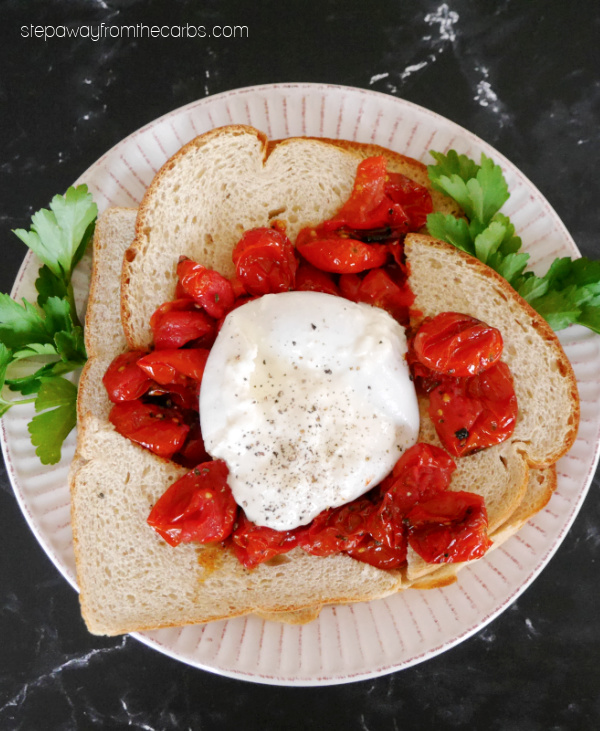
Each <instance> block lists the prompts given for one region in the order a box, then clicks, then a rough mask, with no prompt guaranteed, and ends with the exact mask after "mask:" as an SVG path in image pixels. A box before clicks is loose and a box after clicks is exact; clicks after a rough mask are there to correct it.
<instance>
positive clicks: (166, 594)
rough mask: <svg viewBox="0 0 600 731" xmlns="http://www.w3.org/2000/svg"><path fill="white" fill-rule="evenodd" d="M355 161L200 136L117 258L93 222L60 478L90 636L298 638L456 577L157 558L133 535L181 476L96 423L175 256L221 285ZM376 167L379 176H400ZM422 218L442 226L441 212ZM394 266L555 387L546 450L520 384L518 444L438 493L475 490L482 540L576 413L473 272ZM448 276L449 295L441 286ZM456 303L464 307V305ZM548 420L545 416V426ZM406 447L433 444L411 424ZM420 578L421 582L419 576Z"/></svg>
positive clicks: (447, 253) (327, 195)
mask: <svg viewBox="0 0 600 731" xmlns="http://www.w3.org/2000/svg"><path fill="white" fill-rule="evenodd" d="M378 152H379V148H378ZM368 154H371V153H370V152H367V150H366V148H365V149H364V150H361V149H360V148H358V149H357V148H356V145H355V144H347V145H346V144H343V143H336V144H335V145H329V144H326V143H324V142H322V141H315V140H286V141H283V142H282V143H280V144H279V145H277V146H273V145H271V146H269V145H268V144H267V142H266V140H265V138H264V136H263V135H261V134H260V133H258V132H256V131H255V130H251V129H250V128H247V127H232V128H226V129H225V130H223V129H221V130H215V131H214V132H212V133H208V134H207V135H204V136H203V137H202V138H199V139H197V140H194V141H192V143H189V145H187V146H186V147H184V148H183V149H182V151H180V152H179V153H178V154H177V155H176V156H175V157H174V158H173V159H172V160H171V161H170V162H169V163H167V165H165V166H164V167H163V169H162V170H161V171H160V173H159V174H158V176H157V178H156V179H155V181H154V182H153V183H152V185H151V186H150V188H149V190H148V192H147V194H146V196H145V198H144V201H143V203H142V206H141V208H140V211H139V213H138V216H137V222H136V224H135V241H134V243H133V245H132V246H131V247H129V248H128V241H129V240H130V237H131V235H132V232H133V216H134V213H133V211H131V210H129V211H127V210H125V209H112V210H109V211H108V212H106V213H105V214H104V216H103V217H102V218H101V219H100V221H99V223H98V227H97V233H96V237H95V242H94V246H95V250H96V257H95V263H94V269H93V273H92V288H91V292H90V302H89V310H88V318H87V321H86V324H87V334H86V338H87V340H86V344H87V346H88V352H89V354H90V360H89V362H88V364H87V365H86V368H85V370H84V374H83V377H82V381H81V385H80V393H79V403H78V409H79V410H78V419H79V421H78V450H77V455H76V460H75V462H74V466H73V469H72V473H71V488H72V523H73V533H74V545H75V553H76V559H77V569H78V580H79V584H80V587H81V606H82V612H83V615H84V618H85V619H86V622H87V624H88V627H89V629H90V630H91V631H92V632H94V633H98V634H109V635H114V634H120V633H123V632H129V631H133V630H142V629H151V628H157V627H166V626H173V625H182V624H189V623H197V622H206V621H210V620H213V619H219V618H223V617H233V616H237V615H240V614H245V613H250V612H254V613H258V614H260V615H261V616H263V617H265V618H269V619H279V620H285V621H292V622H293V621H299V622H303V621H309V620H310V619H312V618H314V617H315V616H316V615H317V614H318V611H319V609H320V607H321V606H322V605H325V604H331V603H345V602H353V601H362V600H368V599H372V598H376V597H381V596H386V595H388V594H390V593H393V592H395V591H397V590H399V589H401V588H403V587H407V586H410V585H415V586H416V585H418V582H421V583H423V584H426V583H427V581H429V582H430V583H431V582H433V581H437V582H438V583H437V585H441V584H442V583H443V582H444V581H451V580H454V575H455V573H456V567H441V568H440V567H437V566H436V567H431V566H430V565H425V566H424V567H422V566H419V564H418V561H417V560H416V559H415V560H411V565H410V566H409V568H408V570H407V572H387V571H381V570H378V569H375V568H373V567H371V566H368V565H366V564H362V563H359V562H357V561H354V560H353V559H351V558H349V557H347V556H332V557H328V558H317V557H313V556H309V555H308V554H305V553H304V552H302V551H301V550H299V549H297V550H295V551H293V552H290V553H289V554H286V555H284V556H280V557H277V558H276V559H275V560H273V561H272V562H268V563H267V564H264V565H261V566H259V567H258V568H257V569H255V570H254V571H247V570H246V569H244V568H243V567H242V566H241V565H240V564H239V563H238V562H237V560H236V559H235V558H234V557H233V555H232V554H230V553H229V552H228V551H227V550H224V549H223V548H222V547H221V546H210V545H209V546H196V545H191V544H188V545H181V546H179V547H177V548H176V549H173V548H170V547H168V546H167V545H166V544H165V543H164V542H163V541H162V540H161V539H160V538H159V537H158V536H157V535H156V534H155V533H154V532H153V531H152V530H151V529H150V528H148V526H147V524H146V518H147V515H148V512H149V510H150V507H151V506H152V504H153V503H154V502H155V501H156V499H157V498H158V497H159V496H160V495H161V494H162V493H163V492H164V490H165V488H166V486H167V485H168V484H170V482H172V481H174V480H175V479H177V477H178V476H179V475H180V474H182V473H183V470H182V468H180V467H178V466H177V465H174V464H173V463H171V462H168V461H166V460H163V459H161V458H159V457H156V456H155V455H153V454H151V453H150V452H148V451H146V450H143V449H141V448H140V447H138V446H137V445H135V444H133V443H131V442H130V441H129V440H127V439H125V438H123V437H121V436H120V435H119V434H117V433H116V432H115V431H114V429H113V427H112V426H111V425H110V423H109V422H108V420H107V415H108V411H109V409H110V405H109V403H108V400H107V398H106V395H105V393H104V390H103V387H102V385H101V377H102V374H103V373H104V370H105V369H106V367H107V365H108V363H109V362H110V360H111V359H112V357H114V355H116V354H117V353H118V352H122V350H124V349H125V347H126V346H127V345H129V347H131V346H136V347H140V346H142V347H145V346H146V345H148V344H149V340H148V337H149V328H148V321H149V319H150V315H151V314H152V312H153V310H154V308H155V307H156V306H158V305H159V304H160V303H161V302H163V301H164V300H166V299H169V298H170V297H172V296H173V291H174V282H175V274H174V272H175V266H176V263H177V259H178V257H179V255H180V254H186V255H188V256H191V257H193V258H195V259H197V260H199V261H201V262H203V263H204V264H205V265H207V266H212V267H214V268H217V269H220V270H221V271H222V272H223V273H225V274H228V273H231V263H230V253H231V249H232V247H233V246H234V244H235V242H236V241H237V239H238V238H239V235H240V233H241V229H244V228H248V227H251V226H257V225H267V224H268V223H269V222H270V221H271V220H272V219H273V218H279V219H283V220H284V221H286V223H287V225H288V231H289V232H290V234H291V235H292V237H293V236H294V235H295V233H294V232H295V231H297V230H299V229H300V228H301V227H302V226H305V225H309V224H315V223H318V222H320V221H321V220H323V219H324V218H326V217H328V216H331V215H332V214H333V213H334V212H335V210H336V209H337V208H338V207H339V206H340V205H341V203H343V201H344V200H345V198H346V197H347V196H348V194H349V192H350V190H351V187H352V183H353V180H354V174H355V171H356V166H357V164H358V160H359V159H360V157H362V156H367V155H368ZM387 154H388V157H389V159H390V166H391V165H392V164H393V165H394V169H398V167H400V166H401V165H405V166H407V165H408V166H409V167H410V165H412V164H413V163H411V162H410V161H409V162H406V159H404V160H402V159H401V156H398V155H397V154H393V153H387ZM317 166H319V173H320V174H319V175H315V172H314V171H315V169H316V167H317ZM396 166H398V167H396ZM416 169H421V172H423V169H424V166H420V165H419V164H416ZM404 170H407V167H405V168H404ZM276 173H277V174H276ZM293 173H296V175H294V174H293ZM304 178H307V180H305V179H304ZM321 185H322V186H323V188H321V187H320V186H321ZM267 193H269V195H267ZM436 205H437V206H439V207H438V210H452V204H449V203H448V202H447V201H444V200H443V199H441V200H439V201H438V203H436ZM445 206H447V207H446V208H444V207H445ZM240 227H241V228H240ZM109 252H112V253H109ZM113 253H114V259H113V256H112V254H113ZM407 253H408V257H409V264H410V267H411V285H412V287H413V289H414V291H415V293H416V294H417V303H416V306H417V307H418V309H419V310H421V311H422V312H423V313H424V314H427V313H428V312H432V313H433V312H439V311H443V310H448V309H459V310H461V311H464V312H467V313H469V314H474V315H475V316H480V317H481V318H482V319H484V320H487V321H491V319H492V316H493V317H495V318H496V320H494V321H493V322H491V324H496V322H499V323H500V324H501V329H502V331H503V334H504V336H505V342H508V343H509V346H511V345H512V346H513V348H514V349H515V352H514V353H513V352H512V350H510V353H509V354H510V357H511V358H513V360H514V362H515V364H517V367H518V369H519V368H520V370H519V371H518V372H519V380H520V379H521V378H522V377H523V378H525V379H531V371H530V370H528V369H527V367H526V364H527V363H529V360H528V359H527V358H525V359H523V358H522V357H519V354H518V352H517V350H516V345H515V343H518V344H519V345H520V344H523V343H525V344H527V346H529V345H530V341H531V343H533V345H534V348H535V349H536V353H538V354H540V355H543V357H544V359H545V362H546V363H547V364H548V365H547V370H548V372H549V373H552V374H554V376H555V378H554V380H552V384H553V385H552V389H554V397H555V399H556V401H555V402H556V403H560V404H561V405H564V408H565V414H566V420H563V421H565V425H566V426H565V427H564V428H563V431H561V430H560V429H558V430H555V431H556V434H554V437H553V440H548V439H544V438H543V433H544V426H543V421H542V420H541V416H539V415H538V416H539V418H538V416H536V413H537V412H536V410H535V408H534V407H533V405H530V404H529V400H530V399H534V398H535V397H536V396H537V390H536V386H535V384H534V385H531V384H530V383H529V381H527V382H526V383H524V384H520V385H519V389H520V391H518V395H519V399H520V405H521V406H522V408H524V409H525V411H524V414H525V416H524V417H523V419H522V420H520V423H521V421H522V426H521V428H520V429H519V431H518V438H515V439H513V440H511V441H510V443H507V444H506V445H505V446H503V445H499V447H498V448H492V449H491V450H485V451H484V452H482V453H480V454H478V455H474V456H473V457H468V458H463V460H460V467H459V470H457V474H456V476H455V478H454V480H453V484H452V489H475V490H476V491H480V492H481V493H482V494H484V495H485V497H486V499H487V500H489V512H490V518H491V520H490V524H491V526H492V530H496V528H498V529H499V528H500V527H502V526H505V527H508V526H511V525H513V524H514V521H513V523H511V515H513V514H515V515H516V512H515V511H518V510H519V506H520V505H521V503H522V500H523V497H524V496H526V495H527V494H528V490H529V488H528V485H529V484H530V482H531V476H530V475H531V473H530V466H533V465H543V464H551V463H552V461H553V460H554V459H555V458H556V457H555V455H556V454H559V453H562V451H564V450H566V449H567V448H568V446H569V444H570V442H571V441H572V439H573V438H574V435H575V430H576V421H577V409H576V405H577V401H576V390H574V379H573V378H572V372H571V370H570V366H569V365H568V361H566V359H565V358H564V355H561V353H562V351H561V350H560V346H559V345H558V343H557V341H556V339H555V338H554V336H553V335H552V333H551V331H550V332H548V328H547V327H546V326H545V323H543V321H541V319H540V318H539V317H538V316H537V315H535V313H533V311H530V308H528V307H527V306H526V305H525V304H524V303H522V301H521V300H519V298H518V297H517V296H516V295H514V296H513V294H511V292H512V290H510V288H509V287H508V285H505V284H504V286H501V285H500V284H499V281H498V280H499V278H498V277H497V276H496V275H493V273H492V274H491V275H490V274H488V272H489V270H487V268H486V267H483V265H481V264H480V263H479V262H477V260H474V259H471V258H470V257H463V256H462V255H461V254H459V253H458V252H457V251H456V250H454V249H453V248H452V247H449V246H447V245H445V244H441V243H440V242H435V241H433V240H432V239H430V238H429V237H424V236H412V237H410V239H409V240H408V241H407ZM123 254H124V263H123V274H122V278H121V305H122V306H121V314H122V315H123V330H124V332H125V334H126V335H127V341H128V342H127V343H126V339H125V337H124V335H123V333H122V332H121V330H120V329H119V328H118V326H115V328H114V329H115V331H116V332H115V333H113V334H111V335H108V334H107V330H110V329H112V323H115V322H118V316H119V307H118V299H117V297H116V296H115V295H116V293H117V291H118V283H117V279H118V274H119V265H118V261H120V259H121V257H122V256H123ZM107 255H108V258H107ZM436 262H437V263H436ZM439 262H442V266H439ZM453 267H454V268H453ZM456 267H458V268H456ZM455 269H456V271H455ZM448 272H451V277H452V278H454V279H456V278H458V279H457V280H456V283H457V285H460V287H459V286H457V287H456V288H454V287H452V288H450V287H447V286H445V284H446V283H447V281H448ZM492 275H493V276H492ZM450 281H452V279H451V280H450ZM501 281H502V280H501ZM461 287H462V290H461V289H460V288H461ZM465 289H466V290H467V291H472V292H476V293H477V295H478V297H479V299H477V300H475V299H473V300H471V299H470V298H468V297H466V296H465V294H464V290H465ZM509 290H510V291H509ZM107 292H109V293H110V297H109V298H107V297H106V295H105V293H107ZM433 292H435V294H433ZM486 298H488V299H490V300H493V301H494V307H493V308H492V309H491V310H489V314H490V317H488V316H487V314H485V315H484V314H479V315H478V314H477V313H478V312H479V311H480V309H479V302H480V300H483V299H486ZM515 298H516V299H515ZM459 305H460V306H459ZM482 312H483V310H482ZM487 312H488V310H485V313H487ZM513 317H517V320H518V323H519V324H518V325H517V328H518V329H519V330H520V329H521V328H523V331H524V332H523V335H521V334H519V337H518V338H516V336H515V339H514V342H513V338H510V337H509V338H508V340H507V337H506V331H507V330H510V329H511V328H514V327H515V322H514V321H513ZM115 318H116V319H115ZM108 323H111V324H110V326H108V327H107V324H108ZM507 358H508V356H507ZM552 363H554V364H555V365H554V366H552ZM511 367H513V365H512V362H511ZM544 373H545V371H544ZM556 374H558V375H556ZM536 377H537V375H536ZM531 389H533V390H531ZM530 391H531V393H530ZM548 413H551V414H553V416H554V415H555V412H554V410H551V411H549V412H548ZM542 416H543V415H542ZM546 421H548V418H547V415H546ZM528 428H531V429H532V430H533V431H532V433H528V432H527V429H528ZM515 434H517V432H515ZM422 435H423V436H424V437H425V436H426V435H427V438H428V439H429V440H430V441H435V439H436V437H435V435H434V434H433V433H431V424H430V423H429V424H428V423H427V420H426V419H425V420H424V421H423V425H422ZM557 443H559V446H557ZM519 520H520V518H519ZM417 558H418V557H417ZM419 561H420V559H419ZM431 571H435V572H436V573H435V574H432V575H431V576H428V573H430V572H431Z"/></svg>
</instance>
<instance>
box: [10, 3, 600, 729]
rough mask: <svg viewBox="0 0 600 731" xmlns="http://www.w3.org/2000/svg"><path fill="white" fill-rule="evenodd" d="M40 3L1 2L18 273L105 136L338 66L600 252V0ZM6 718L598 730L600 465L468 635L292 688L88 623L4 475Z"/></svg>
mask: <svg viewBox="0 0 600 731" xmlns="http://www.w3.org/2000/svg"><path fill="white" fill-rule="evenodd" d="M370 5H371V6H370V7H368V4H367V3H364V2H360V3H358V2H354V0H345V1H344V2H333V0H321V1H320V2H315V1H313V0H306V1H305V2H298V3H296V2H285V1H284V0H278V1H274V0H267V1H266V2H257V3H248V4H246V3H243V2H234V1H233V0H207V1H205V2H203V3H194V2H191V1H190V2H186V1H177V2H176V1H174V2H170V3H167V2H164V3H160V2H154V1H150V2H136V0H121V1H117V0H94V1H92V0H88V1H84V0H72V1H71V2H68V3H61V2H58V1H55V2H46V1H43V0H34V1H32V2H29V3H26V4H25V3H20V2H18V0H4V1H3V2H2V3H0V27H1V28H2V43H1V44H0V110H1V111H0V132H1V134H0V140H1V142H0V149H1V152H0V191H1V198H0V247H1V252H2V266H1V267H0V285H1V289H2V291H8V290H9V289H10V287H11V284H12V281H13V279H14V277H15V274H16V272H17V269H18V267H19V264H20V262H21V260H22V258H23V256H24V247H23V246H22V245H21V244H20V243H19V242H18V241H17V239H16V238H15V237H14V236H13V235H12V234H11V233H10V229H11V228H16V227H19V226H24V225H28V221H29V216H30V215H31V213H32V212H33V211H34V210H37V209H38V208H40V207H41V206H45V205H46V204H47V203H48V201H49V199H50V197H51V196H52V195H53V194H54V193H56V192H57V191H61V190H64V189H65V188H66V187H67V186H68V185H69V184H70V183H71V182H72V181H73V180H75V179H76V178H77V177H78V176H79V174H80V173H81V172H82V171H83V170H85V169H86V168H87V167H88V166H89V165H90V164H91V163H92V162H93V161H95V160H96V159H97V158H98V157H99V156H100V155H101V154H102V153H103V152H104V151H106V150H107V149H108V148H110V147H111V146H112V145H113V144H115V143H116V142H118V141H119V140H120V139H122V138H123V137H124V136H126V135H127V134H129V133H130V132H132V131H134V130H135V129H137V128H138V127H140V126H142V125H144V124H145V123H147V122H149V121H150V120H152V119H154V118H156V117H158V116H160V115H161V114H163V113H165V112H168V111H169V110H172V109H175V108H176V107H179V106H181V105H183V104H185V103H187V102H190V101H193V100H196V99H199V98H203V97H205V96H206V95H209V94H215V93H218V92H221V91H225V90H228V89H232V88H236V87H242V86H248V85H254V84H260V83H267V82H285V81H322V82H330V83H336V84H346V85H350V86H357V87H363V88H370V89H375V90H378V91H382V92H387V93H389V94H392V95H395V96H398V97H402V98H404V99H408V100H410V101H412V102H416V103H418V104H421V105H423V106H425V107H427V108H429V109H431V110H434V111H435V112H438V113H440V114H442V115H444V116H445V117H448V118H449V119H451V120H453V121H455V122H458V123H459V124H462V125H463V126H464V127H466V128H468V129H469V130H471V131H473V132H474V133H476V134H477V135H479V136H480V137H482V138H483V139H484V140H486V141H488V142H489V143H491V144H492V145H494V146H495V147H496V148H497V149H498V150H500V151H501V152H502V153H504V154H505V155H506V156H507V157H508V158H509V159H510V160H512V161H513V162H514V163H515V164H516V165H517V166H518V167H519V168H520V169H521V170H522V171H523V172H524V173H525V174H526V175H527V176H528V177H529V178H530V179H531V180H532V181H533V182H534V183H535V184H536V185H537V186H538V187H539V188H540V189H541V191H542V192H543V193H544V194H545V196H546V197H547V198H548V200H549V201H550V203H551V204H552V205H553V206H554V207H555V209H556V210H557V212H558V214H559V215H560V216H561V218H562V219H563V221H564V222H565V224H566V226H567V228H568V229H569V230H570V232H571V233H572V235H573V237H574V239H575V241H576V242H577V244H578V246H579V248H580V249H581V251H582V253H584V254H586V255H588V256H591V257H594V256H595V257H600V242H599V240H598V231H599V230H600V216H599V213H598V211H599V210H600V209H599V207H598V197H600V184H599V183H598V170H599V169H600V145H599V143H600V131H599V130H600V51H599V49H600V33H599V31H600V9H599V8H598V4H597V3H596V2H594V0H580V2H578V3H566V2H564V1H563V0H555V1H552V0H530V1H529V2H521V1H520V0H504V1H502V2H500V1H499V2H492V1H491V0H481V1H480V2H473V0H448V2H447V3H442V2H441V1H440V0H429V1H424V0H419V1H417V2H401V0H383V1H381V2H373V3H371V4H370ZM101 23H105V24H108V25H110V24H122V25H126V24H133V23H145V24H147V25H152V24H158V25H162V24H165V23H166V24H169V25H185V24H186V23H190V24H194V25H200V24H203V25H206V26H209V27H212V26H213V25H217V24H219V25H246V26H247V27H248V37H247V38H229V39H226V38H221V39H216V38H207V39H199V38H196V39H194V38H190V39H187V40H184V39H160V38H155V39H152V38H143V39H138V40H126V39H125V40H119V39H111V38H101V39H99V40H93V39H92V38H78V39H66V38H54V39H49V40H44V39H43V38H38V37H35V36H34V35H33V32H32V31H31V26H36V25H40V26H43V25H48V26H59V25H67V26H69V27H70V28H74V27H77V26H81V25H84V24H87V25H92V26H98V25H99V24H101ZM0 486H1V488H2V489H1V490H0V526H1V534H0V535H1V536H2V544H3V545H2V552H1V559H0V562H1V567H2V571H1V579H0V728H2V729H27V730H29V729H96V728H97V729H113V728H114V729H118V728H132V729H146V730H150V729H157V730H159V729H160V730H161V731H167V730H169V729H202V730H203V731H212V730H213V729H230V728H232V729H233V728H243V729H280V728H281V729H283V728H285V729H305V728H315V729H321V728H336V729H337V728H343V729H357V730H364V731H374V729H396V730H399V729H426V728H437V729H455V728H466V729H486V730H496V729H498V730H500V729H502V730H507V731H513V730H515V729H523V730H527V731H531V730H535V729H540V730H544V731H546V730H549V729H594V728H599V727H600V661H599V659H600V622H599V620H598V608H597V606H598V599H599V595H600V571H599V566H598V559H599V558H600V530H599V525H600V497H599V494H598V487H599V484H598V475H597V476H596V479H595V481H594V484H593V485H592V487H591V489H590V493H589V495H588V497H587V499H586V501H585V504H584V506H583V508H582V510H581V513H580V514H579V516H578V518H577V520H576V521H575V524H574V526H573V528H572V529H571V531H570V532H569V534H568V535H567V537H566V539H565V541H564V543H563V544H562V546H561V548H560V549H559V551H558V553H557V554H556V556H555V557H554V558H553V559H552V561H551V563H550V564H549V566H548V567H547V568H546V569H545V570H544V571H543V573H542V574H541V575H540V577H539V578H538V579H537V580H536V581H535V582H534V583H533V585H532V586H531V587H530V588H529V589H527V590H526V591H525V593H523V594H522V595H521V596H520V597H519V598H518V600H517V601H516V602H515V603H514V604H513V605H512V606H511V607H510V608H509V609H507V610H506V611H505V612H504V613H503V614H502V615H501V616H500V617H498V618H497V619H496V620H495V621H493V622H492V623H491V624H490V625H488V626H487V627H486V628H485V629H483V630H482V631H481V632H479V633H478V634H476V635H475V636H474V637H472V638H471V639H469V640H467V641H466V642H464V643H462V644H461V645H459V646H458V647H456V648H454V649H452V650H450V651H448V652H446V653H444V654H442V655H441V656H438V657H436V658H434V659H431V660H429V661H427V662H425V663H423V664H421V665H418V666H416V667H413V668H411V669H408V670H404V671H402V672H398V673H395V674H392V675H389V676H386V677H382V678H379V679H375V680H371V681H363V682H359V683H355V684H350V685H345V686H337V687H326V688H280V687H270V686H261V685H256V684H252V683H245V682H241V681H237V680H230V679H226V678H222V677H219V676H216V675H212V674H210V673H207V672H203V671H200V670H196V669H193V668H191V667H188V666H186V665H183V664H180V663H177V662H175V661H173V660H171V659H169V658H167V657H164V656H162V655H160V654H158V653H156V652H154V651H152V650H150V649H148V648H147V647H145V646H143V645H141V644H140V643H138V642H137V641H135V640H134V639H131V638H128V637H125V638H116V639H115V638H113V639H108V638H98V637H93V636H91V635H90V634H88V633H87V631H86V629H85V627H84V625H83V622H82V620H81V618H80V615H79V607H78V601H77V596H76V594H75V592H74V591H73V590H72V589H71V588H70V587H69V586H68V584H67V583H66V582H65V580H64V579H63V578H62V577H61V576H60V575H59V574H58V572H57V570H56V569H55V568H54V566H53V565H52V564H51V563H50V561H49V560H48V558H47V557H46V555H45V554H44V552H43V550H42V549H41V548H40V547H39V546H38V544H37V542H36V540H35V538H34V536H33V535H32V533H31V532H30V531H29V529H28V527H27V525H26V523H25V520H24V519H23V517H22V516H21V513H20V511H19V508H18V506H17V503H16V501H15V498H14V496H13V494H12V491H11V488H10V485H9V483H8V479H7V477H6V475H5V474H4V472H3V474H2V478H1V482H0Z"/></svg>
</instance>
